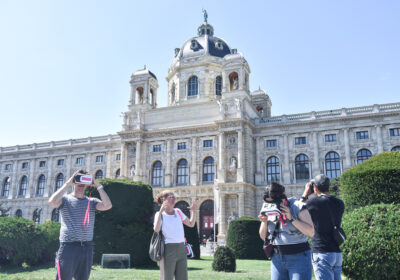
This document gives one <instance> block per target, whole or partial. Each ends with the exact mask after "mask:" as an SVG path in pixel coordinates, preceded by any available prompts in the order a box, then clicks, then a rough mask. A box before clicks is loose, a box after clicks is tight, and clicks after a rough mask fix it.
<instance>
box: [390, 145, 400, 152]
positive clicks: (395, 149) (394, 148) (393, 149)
mask: <svg viewBox="0 0 400 280" xmlns="http://www.w3.org/2000/svg"><path fill="white" fill-rule="evenodd" d="M391 151H392V152H394V151H400V146H396V147H393V148H392V150H391Z"/></svg>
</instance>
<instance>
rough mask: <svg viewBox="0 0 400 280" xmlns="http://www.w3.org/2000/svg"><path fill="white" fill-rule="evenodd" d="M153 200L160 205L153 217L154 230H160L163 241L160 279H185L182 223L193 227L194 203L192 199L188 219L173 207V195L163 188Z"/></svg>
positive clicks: (186, 274) (185, 268)
mask: <svg viewBox="0 0 400 280" xmlns="http://www.w3.org/2000/svg"><path fill="white" fill-rule="evenodd" d="M155 202H156V203H157V204H158V205H160V206H161V208H160V211H158V212H157V213H156V215H155V217H154V231H155V232H159V231H160V230H161V231H162V234H163V235H164V241H165V249H164V257H163V259H162V260H161V261H160V279H161V280H173V279H174V276H175V280H187V279H188V273H187V257H186V249H185V244H184V242H185V233H184V230H183V224H185V225H187V226H188V227H194V225H195V223H196V211H195V209H196V203H195V201H194V200H193V201H192V206H190V207H188V209H190V210H191V212H192V213H191V217H190V220H189V219H188V218H187V217H186V215H185V214H184V213H183V212H182V211H181V210H180V209H178V208H174V205H175V195H174V193H173V192H172V191H169V190H165V191H163V192H161V193H160V194H158V195H157V197H156V199H155Z"/></svg>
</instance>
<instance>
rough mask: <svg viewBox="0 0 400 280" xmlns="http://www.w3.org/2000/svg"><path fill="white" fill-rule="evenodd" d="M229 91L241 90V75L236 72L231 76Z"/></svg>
mask: <svg viewBox="0 0 400 280" xmlns="http://www.w3.org/2000/svg"><path fill="white" fill-rule="evenodd" d="M229 89H230V91H232V90H236V89H239V75H238V73H236V72H232V73H230V74H229Z"/></svg>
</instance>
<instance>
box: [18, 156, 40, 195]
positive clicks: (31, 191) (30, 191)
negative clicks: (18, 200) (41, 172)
mask: <svg viewBox="0 0 400 280" xmlns="http://www.w3.org/2000/svg"><path fill="white" fill-rule="evenodd" d="M36 163H37V160H36V159H32V160H31V161H30V163H29V166H30V170H29V177H28V186H27V188H26V195H25V197H26V198H29V197H34V196H35V176H36ZM21 178H22V177H21Z"/></svg>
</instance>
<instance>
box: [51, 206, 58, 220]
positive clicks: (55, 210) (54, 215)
mask: <svg viewBox="0 0 400 280" xmlns="http://www.w3.org/2000/svg"><path fill="white" fill-rule="evenodd" d="M51 220H52V221H53V222H58V221H59V220H60V210H58V208H55V209H54V210H53V211H52V212H51Z"/></svg>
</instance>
